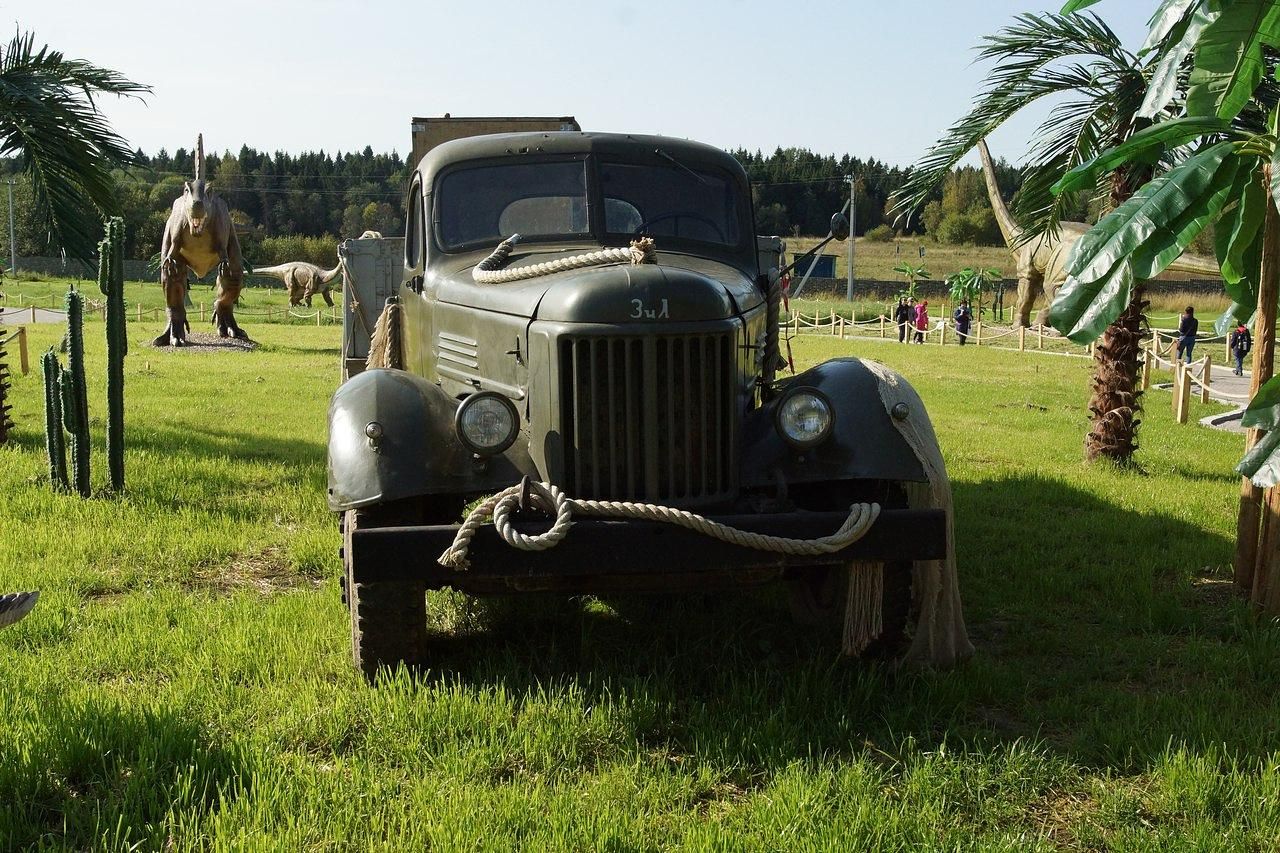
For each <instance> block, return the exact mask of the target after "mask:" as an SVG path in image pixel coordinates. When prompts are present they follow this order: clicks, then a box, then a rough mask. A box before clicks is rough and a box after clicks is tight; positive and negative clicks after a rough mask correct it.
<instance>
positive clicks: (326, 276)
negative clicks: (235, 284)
mask: <svg viewBox="0 0 1280 853" xmlns="http://www.w3.org/2000/svg"><path fill="white" fill-rule="evenodd" d="M253 272H254V275H269V276H271V277H272V278H278V279H280V280H281V281H283V282H284V285H285V287H287V288H289V304H290V305H298V304H300V303H302V302H304V301H305V302H306V303H307V307H308V308H310V307H311V297H312V296H314V295H315V294H317V293H319V294H320V295H321V296H323V297H324V303H325V304H326V305H328V306H329V307H330V308H332V307H333V299H331V298H330V297H329V282H331V281H333V280H334V279H335V278H337V277H338V273H340V272H342V262H341V261H339V262H338V265H337V266H336V267H334V268H333V269H331V270H328V271H325V270H324V269H321V268H320V267H318V266H316V265H315V264H309V263H307V262H306V261H290V262H289V263H287V264H279V265H278V266H274V267H255V268H254V270H253Z"/></svg>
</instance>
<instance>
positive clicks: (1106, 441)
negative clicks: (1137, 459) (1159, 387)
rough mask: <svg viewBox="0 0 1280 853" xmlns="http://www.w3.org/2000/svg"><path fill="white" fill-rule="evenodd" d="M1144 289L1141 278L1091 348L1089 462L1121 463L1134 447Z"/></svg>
mask: <svg viewBox="0 0 1280 853" xmlns="http://www.w3.org/2000/svg"><path fill="white" fill-rule="evenodd" d="M1145 290H1146V288H1145V287H1144V285H1143V284H1142V283H1135V284H1134V287H1133V297H1132V298H1131V299H1130V300H1129V305H1128V307H1127V308H1125V309H1124V313H1123V314H1121V315H1120V316H1119V317H1117V318H1116V320H1115V322H1113V323H1112V324H1111V325H1110V326H1107V328H1106V331H1104V332H1103V333H1102V337H1101V339H1099V341H1098V343H1097V345H1096V346H1095V347H1094V353H1093V380H1092V385H1093V396H1092V397H1091V398H1090V400H1089V414H1090V415H1091V416H1092V418H1093V423H1092V424H1091V425H1090V428H1089V433H1088V435H1086V436H1085V439H1084V453H1085V458H1086V459H1088V460H1089V461H1090V462H1092V461H1094V460H1096V459H1099V458H1102V457H1105V458H1107V459H1111V460H1113V461H1115V462H1118V463H1121V464H1125V463H1128V462H1130V461H1132V458H1133V453H1134V451H1135V450H1137V449H1138V424H1139V422H1140V421H1139V419H1138V417H1137V416H1138V414H1139V413H1140V412H1141V411H1142V403H1141V401H1140V399H1139V398H1140V397H1141V396H1142V391H1141V389H1139V388H1138V370H1139V366H1140V365H1139V361H1138V354H1139V353H1140V352H1141V351H1142V334H1143V332H1144V331H1145V330H1146V325H1147V317H1146V309H1147V306H1148V305H1149V304H1150V303H1149V302H1148V301H1147V299H1146V297H1145Z"/></svg>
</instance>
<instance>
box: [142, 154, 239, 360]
mask: <svg viewBox="0 0 1280 853" xmlns="http://www.w3.org/2000/svg"><path fill="white" fill-rule="evenodd" d="M195 160H196V175H195V180H194V181H187V182H186V183H184V184H183V186H182V196H181V197H180V198H177V199H175V200H174V202H173V210H171V211H170V212H169V221H168V222H166V223H165V226H164V237H163V238H162V239H161V241H160V283H161V285H163V287H164V301H165V304H166V305H167V306H168V320H169V322H168V325H167V326H166V327H165V330H164V331H163V332H161V333H160V334H159V336H157V337H156V339H155V341H154V343H155V345H156V346H158V347H162V346H168V345H173V346H175V347H180V346H182V345H183V344H185V343H186V341H187V331H188V330H189V329H190V328H191V325H190V324H189V323H188V322H187V307H186V295H187V270H188V269H190V270H191V271H192V272H194V273H195V274H196V276H197V277H199V276H202V275H205V274H206V273H208V272H209V270H211V269H213V268H214V267H215V266H216V267H217V268H218V285H217V289H216V290H215V292H214V299H213V324H214V325H215V326H216V327H217V328H218V335H219V336H221V337H224V338H226V337H232V336H234V337H237V338H245V339H247V338H248V337H249V336H248V335H246V334H245V333H244V330H243V329H241V328H240V327H239V326H238V325H236V318H235V315H234V313H233V310H234V308H235V304H236V300H237V299H239V298H240V288H241V287H243V286H244V264H243V263H242V261H241V258H240V241H239V240H237V239H236V232H235V229H234V228H233V227H232V225H231V212H230V211H229V210H228V209H227V203H226V202H225V201H223V200H222V198H221V197H220V196H219V195H218V194H217V193H214V192H213V191H212V189H211V188H210V187H209V186H208V185H207V184H206V183H205V177H204V175H205V171H204V135H203V134H201V135H199V136H197V137H196V155H195Z"/></svg>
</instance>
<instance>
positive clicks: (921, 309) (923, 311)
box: [916, 299, 929, 344]
mask: <svg viewBox="0 0 1280 853" xmlns="http://www.w3.org/2000/svg"><path fill="white" fill-rule="evenodd" d="M928 328H929V300H928V299H921V300H920V304H919V305H917V306H916V343H918V344H922V343H924V333H925V330H926V329H928Z"/></svg>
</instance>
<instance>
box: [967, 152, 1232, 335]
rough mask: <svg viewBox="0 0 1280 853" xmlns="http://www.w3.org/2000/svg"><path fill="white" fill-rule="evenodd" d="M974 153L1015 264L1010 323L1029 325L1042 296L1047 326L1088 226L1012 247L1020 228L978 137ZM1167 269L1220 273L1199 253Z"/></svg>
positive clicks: (1067, 226)
mask: <svg viewBox="0 0 1280 853" xmlns="http://www.w3.org/2000/svg"><path fill="white" fill-rule="evenodd" d="M978 154H979V155H980V156H981V157H982V174H983V177H984V178H986V181H987V197H988V198H990V200H991V209H992V210H993V211H995V215H996V222H997V223H999V225H1000V233H1001V234H1002V235H1004V242H1005V245H1006V246H1008V247H1009V251H1010V252H1012V253H1013V257H1014V260H1015V261H1016V262H1017V265H1018V305H1017V308H1016V309H1015V311H1014V315H1013V324H1014V326H1030V325H1031V307H1032V306H1033V305H1034V304H1035V301H1036V299H1038V298H1039V297H1040V296H1041V295H1043V296H1044V297H1045V301H1044V306H1043V307H1042V308H1041V309H1040V312H1039V313H1038V314H1037V315H1036V324H1037V325H1047V315H1048V311H1049V305H1050V303H1052V302H1053V298H1054V297H1055V296H1056V295H1057V293H1058V288H1059V287H1061V286H1062V285H1063V283H1064V282H1066V280H1067V261H1068V259H1069V258H1070V257H1071V250H1072V249H1073V248H1074V247H1075V244H1076V241H1077V240H1079V239H1080V238H1081V237H1083V236H1084V235H1085V233H1086V232H1088V230H1089V229H1090V228H1091V227H1092V226H1090V225H1089V224H1087V223H1085V222H1061V223H1059V224H1058V233H1057V234H1056V235H1052V236H1050V235H1045V236H1043V237H1037V238H1036V239H1034V240H1030V241H1028V242H1026V243H1023V244H1022V245H1021V246H1017V247H1015V240H1016V238H1017V235H1018V232H1019V231H1020V230H1021V229H1020V228H1019V227H1018V223H1017V222H1015V221H1014V218H1013V214H1012V213H1010V212H1009V208H1008V206H1007V205H1005V203H1004V199H1003V198H1001V197H1000V187H999V185H998V184H997V183H996V171H995V167H994V166H993V165H992V163H991V152H990V150H988V149H987V143H986V140H979V142H978ZM1168 269H1169V271H1170V272H1183V273H1192V274H1195V275H1204V276H1208V277H1210V278H1217V277H1218V276H1219V275H1221V272H1220V270H1219V268H1218V264H1217V262H1216V261H1215V260H1214V259H1213V258H1206V257H1203V256H1201V255H1191V254H1184V255H1182V256H1181V257H1180V258H1178V259H1177V260H1176V261H1174V262H1173V263H1172V264H1170V265H1169V267H1168Z"/></svg>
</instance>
